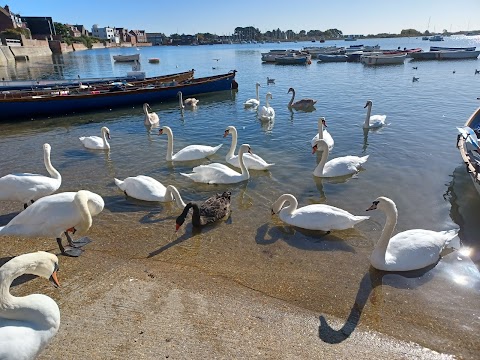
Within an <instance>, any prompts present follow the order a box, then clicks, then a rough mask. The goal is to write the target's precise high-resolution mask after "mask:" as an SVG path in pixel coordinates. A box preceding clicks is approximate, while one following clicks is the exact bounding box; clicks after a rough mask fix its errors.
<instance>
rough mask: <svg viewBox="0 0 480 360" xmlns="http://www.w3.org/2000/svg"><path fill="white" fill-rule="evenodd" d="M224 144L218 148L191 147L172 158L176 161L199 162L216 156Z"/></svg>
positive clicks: (185, 148)
mask: <svg viewBox="0 0 480 360" xmlns="http://www.w3.org/2000/svg"><path fill="white" fill-rule="evenodd" d="M222 145H223V144H220V145H218V146H207V145H189V146H187V147H184V148H183V149H182V150H180V151H179V152H177V153H176V154H175V155H173V156H172V160H174V161H188V160H199V159H203V158H205V157H207V156H210V155H213V154H215V153H216V152H217V151H218V149H220V148H221V147H222Z"/></svg>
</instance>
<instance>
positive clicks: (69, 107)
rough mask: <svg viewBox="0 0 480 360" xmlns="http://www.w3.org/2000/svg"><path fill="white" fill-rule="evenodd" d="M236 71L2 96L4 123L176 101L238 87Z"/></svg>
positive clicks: (0, 110) (0, 111) (1, 107)
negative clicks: (139, 83) (131, 84)
mask: <svg viewBox="0 0 480 360" xmlns="http://www.w3.org/2000/svg"><path fill="white" fill-rule="evenodd" d="M235 72H236V71H234V70H233V71H231V72H229V73H227V74H222V75H216V76H209V77H203V78H198V79H188V80H185V81H182V82H178V81H170V82H162V83H160V84H147V85H145V86H131V87H129V86H122V84H119V85H118V86H115V87H113V88H110V89H108V90H107V89H102V90H93V91H86V92H80V93H73V92H69V91H55V92H49V93H45V92H42V93H39V94H37V93H35V92H32V91H30V92H19V93H17V94H13V93H12V94H2V97H0V114H2V117H1V119H2V120H4V121H15V120H17V119H30V118H34V117H38V116H44V115H64V114H69V113H76V112H85V111H90V110H94V109H111V108H115V107H122V106H127V105H141V104H144V103H146V102H147V103H155V102H161V101H169V100H175V101H176V100H177V93H178V92H179V91H181V92H182V94H183V95H184V96H192V95H198V94H203V93H209V92H215V91H222V90H230V89H232V88H236V85H237V84H236V82H235Z"/></svg>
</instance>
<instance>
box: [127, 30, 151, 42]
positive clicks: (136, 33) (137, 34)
mask: <svg viewBox="0 0 480 360" xmlns="http://www.w3.org/2000/svg"><path fill="white" fill-rule="evenodd" d="M128 33H129V34H130V35H131V36H133V37H134V38H135V42H136V43H146V42H147V35H146V34H145V30H130V31H129V32H128Z"/></svg>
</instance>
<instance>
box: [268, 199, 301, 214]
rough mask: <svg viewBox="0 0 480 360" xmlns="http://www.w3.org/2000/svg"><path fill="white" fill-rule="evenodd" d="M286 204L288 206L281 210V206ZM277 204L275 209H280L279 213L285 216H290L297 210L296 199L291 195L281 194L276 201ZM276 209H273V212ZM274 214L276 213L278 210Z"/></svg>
mask: <svg viewBox="0 0 480 360" xmlns="http://www.w3.org/2000/svg"><path fill="white" fill-rule="evenodd" d="M286 202H288V206H286V207H285V208H283V209H282V206H283V204H285V203H286ZM277 203H278V207H277V209H281V210H280V211H281V212H282V213H284V214H287V215H292V214H293V212H294V211H295V210H297V207H298V201H297V199H296V198H295V196H293V195H291V194H283V195H282V196H280V198H279V199H278V200H277ZM277 209H274V210H277ZM276 212H278V210H277V211H276Z"/></svg>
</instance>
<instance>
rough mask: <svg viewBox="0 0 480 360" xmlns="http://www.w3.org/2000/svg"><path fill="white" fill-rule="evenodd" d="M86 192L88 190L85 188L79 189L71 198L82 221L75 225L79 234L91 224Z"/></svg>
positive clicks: (85, 230)
mask: <svg viewBox="0 0 480 360" xmlns="http://www.w3.org/2000/svg"><path fill="white" fill-rule="evenodd" d="M88 193H89V192H88V191H86V190H80V191H78V192H77V194H76V195H75V197H74V199H73V201H74V202H75V204H76V205H77V208H78V210H79V211H80V216H81V217H82V222H81V223H80V224H78V225H75V228H76V229H77V230H78V231H79V233H80V235H83V234H85V233H86V232H87V231H88V229H90V227H91V226H92V215H91V214H90V209H89V208H88Z"/></svg>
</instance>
